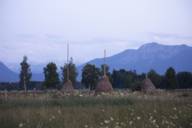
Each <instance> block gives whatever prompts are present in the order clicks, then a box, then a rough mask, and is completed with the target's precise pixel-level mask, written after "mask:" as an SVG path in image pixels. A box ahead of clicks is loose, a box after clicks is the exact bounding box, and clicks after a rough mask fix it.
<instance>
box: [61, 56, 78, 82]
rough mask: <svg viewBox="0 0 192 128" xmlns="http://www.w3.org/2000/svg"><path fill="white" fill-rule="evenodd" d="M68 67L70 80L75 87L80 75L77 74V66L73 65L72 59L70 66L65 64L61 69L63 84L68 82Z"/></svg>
mask: <svg viewBox="0 0 192 128" xmlns="http://www.w3.org/2000/svg"><path fill="white" fill-rule="evenodd" d="M67 67H68V68H69V80H71V81H72V83H73V85H75V83H76V78H77V75H78V74H77V69H76V66H75V64H74V63H73V59H72V58H71V60H70V61H69V64H64V66H63V67H61V70H62V79H63V83H65V82H66V81H67Z"/></svg>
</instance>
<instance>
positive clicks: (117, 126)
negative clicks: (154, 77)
mask: <svg viewBox="0 0 192 128" xmlns="http://www.w3.org/2000/svg"><path fill="white" fill-rule="evenodd" d="M182 94H183V92H179V93H177V92H161V93H158V94H143V93H140V92H134V93H132V92H129V91H122V90H119V91H115V92H114V93H113V94H110V95H109V94H103V95H100V96H96V97H95V96H92V94H90V93H87V92H86V91H81V92H76V93H75V94H73V96H67V95H68V94H60V93H59V92H49V93H39V94H36V95H32V94H28V95H26V96H25V95H23V94H21V93H20V94H18V93H17V94H11V95H12V96H11V95H10V94H8V99H7V100H6V101H5V99H4V95H3V94H2V95H1V100H0V127H2V128H16V127H18V128H19V127H20V128H189V127H192V123H191V122H192V96H191V92H188V93H187V96H185V95H186V93H185V95H184V96H183V95H182Z"/></svg>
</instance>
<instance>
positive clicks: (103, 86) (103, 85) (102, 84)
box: [95, 76, 113, 93]
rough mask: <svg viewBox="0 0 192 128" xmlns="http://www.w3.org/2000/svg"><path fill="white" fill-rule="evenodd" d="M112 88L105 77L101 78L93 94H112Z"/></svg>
mask: <svg viewBox="0 0 192 128" xmlns="http://www.w3.org/2000/svg"><path fill="white" fill-rule="evenodd" d="M112 91H113V87H112V85H111V83H110V81H109V78H108V77H107V76H103V77H102V79H101V80H100V81H99V82H98V84H97V86H96V89H95V92H96V93H99V92H112Z"/></svg>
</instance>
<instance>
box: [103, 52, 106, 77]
mask: <svg viewBox="0 0 192 128" xmlns="http://www.w3.org/2000/svg"><path fill="white" fill-rule="evenodd" d="M105 59H106V50H104V65H103V66H104V67H103V68H104V69H103V75H104V77H105V76H106V62H105V61H106V60H105Z"/></svg>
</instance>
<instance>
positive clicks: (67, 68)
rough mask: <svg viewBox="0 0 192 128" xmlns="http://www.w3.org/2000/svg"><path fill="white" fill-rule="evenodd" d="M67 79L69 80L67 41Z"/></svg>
mask: <svg viewBox="0 0 192 128" xmlns="http://www.w3.org/2000/svg"><path fill="white" fill-rule="evenodd" d="M67 81H69V43H67Z"/></svg>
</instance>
